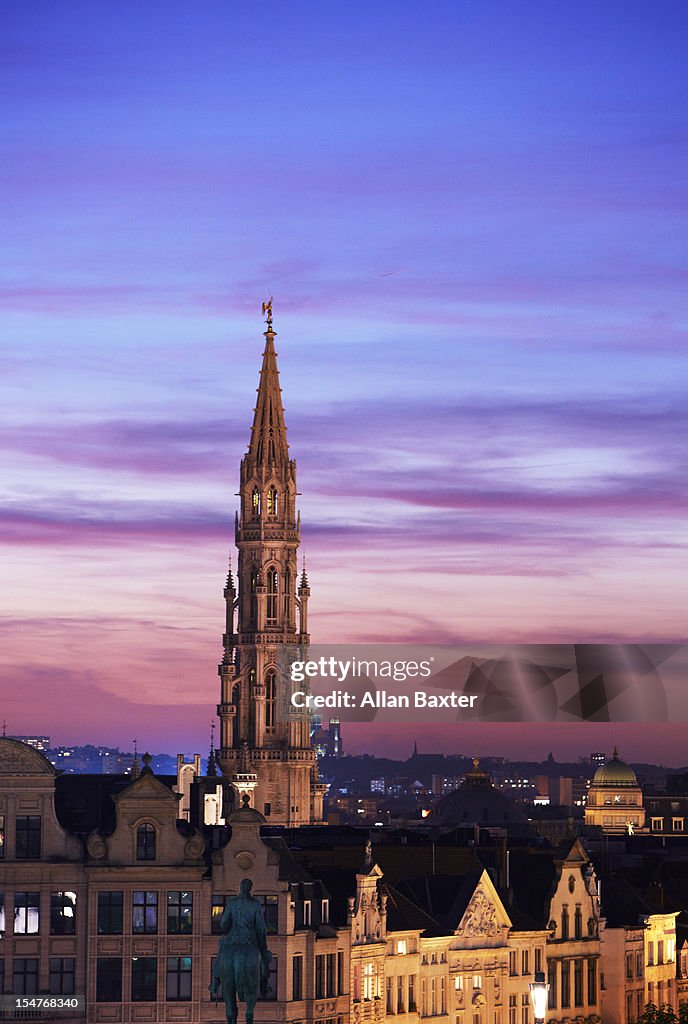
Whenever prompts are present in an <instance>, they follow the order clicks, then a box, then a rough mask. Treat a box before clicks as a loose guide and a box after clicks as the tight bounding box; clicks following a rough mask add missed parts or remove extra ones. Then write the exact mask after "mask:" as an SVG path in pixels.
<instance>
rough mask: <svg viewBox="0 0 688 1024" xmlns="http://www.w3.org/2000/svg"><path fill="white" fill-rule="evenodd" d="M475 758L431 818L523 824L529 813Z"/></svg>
mask: <svg viewBox="0 0 688 1024" xmlns="http://www.w3.org/2000/svg"><path fill="white" fill-rule="evenodd" d="M479 765H480V762H479V761H478V758H477V757H476V758H474V760H473V770H472V771H470V772H466V774H465V775H464V777H463V780H462V782H461V785H460V786H459V788H458V789H455V790H453V792H451V793H447V795H446V796H443V797H442V799H441V800H439V801H438V803H437V806H436V807H435V808H434V810H433V811H432V813H431V814H430V816H429V818H428V821H434V822H436V823H438V824H440V825H446V826H450V827H451V826H456V825H473V824H478V825H494V826H496V825H505V824H517V823H518V824H521V823H524V822H525V821H527V818H526V815H525V814H524V813H523V811H522V810H521V809H520V808H519V807H517V806H516V804H515V803H514V801H513V800H512V799H511V798H510V797H508V796H507V795H506V793H502V792H500V790H498V789H495V787H494V786H493V785H492V778H491V777H490V774H489V772H486V771H485V770H484V769H482V768H480V767H479Z"/></svg>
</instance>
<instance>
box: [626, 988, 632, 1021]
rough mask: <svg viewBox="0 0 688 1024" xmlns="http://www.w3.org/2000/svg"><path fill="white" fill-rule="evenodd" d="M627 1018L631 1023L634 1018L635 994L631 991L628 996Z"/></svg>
mask: <svg viewBox="0 0 688 1024" xmlns="http://www.w3.org/2000/svg"><path fill="white" fill-rule="evenodd" d="M626 1020H627V1021H628V1022H629V1024H630V1022H631V1021H632V1020H633V996H632V995H631V993H630V992H629V993H628V995H627V996H626Z"/></svg>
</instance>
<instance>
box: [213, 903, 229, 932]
mask: <svg viewBox="0 0 688 1024" xmlns="http://www.w3.org/2000/svg"><path fill="white" fill-rule="evenodd" d="M226 901H227V897H226V896H218V895H217V894H213V900H212V904H211V908H210V932H211V934H212V935H221V934H222V932H221V931H220V921H221V920H222V915H223V914H224V912H225V903H226Z"/></svg>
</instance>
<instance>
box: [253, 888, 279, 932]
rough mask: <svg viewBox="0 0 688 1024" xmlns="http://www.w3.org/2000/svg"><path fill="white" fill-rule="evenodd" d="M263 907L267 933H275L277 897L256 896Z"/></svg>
mask: <svg viewBox="0 0 688 1024" xmlns="http://www.w3.org/2000/svg"><path fill="white" fill-rule="evenodd" d="M255 898H256V899H257V900H258V902H259V903H260V905H261V906H262V908H263V914H264V916H265V927H266V928H267V930H268V935H276V934H277V925H278V906H279V897H277V896H256V897H255Z"/></svg>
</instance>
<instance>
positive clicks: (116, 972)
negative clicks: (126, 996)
mask: <svg viewBox="0 0 688 1024" xmlns="http://www.w3.org/2000/svg"><path fill="white" fill-rule="evenodd" d="M96 1002H97V1003H121V1002H122V958H121V956H99V957H98V960H97V961H96Z"/></svg>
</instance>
